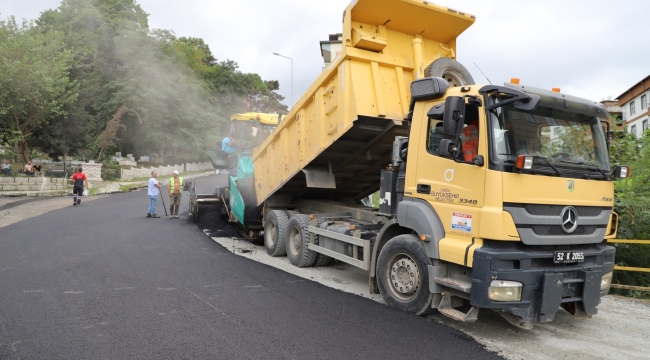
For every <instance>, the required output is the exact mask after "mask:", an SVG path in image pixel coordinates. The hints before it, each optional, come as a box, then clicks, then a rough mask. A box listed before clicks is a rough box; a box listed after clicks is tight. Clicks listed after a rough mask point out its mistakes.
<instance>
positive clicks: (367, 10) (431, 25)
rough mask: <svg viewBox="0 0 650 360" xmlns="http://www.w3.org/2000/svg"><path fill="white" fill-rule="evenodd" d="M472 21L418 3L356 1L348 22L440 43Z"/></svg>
mask: <svg viewBox="0 0 650 360" xmlns="http://www.w3.org/2000/svg"><path fill="white" fill-rule="evenodd" d="M474 20H475V18H474V17H473V16H472V15H469V14H466V13H463V12H459V11H455V10H454V11H451V10H450V9H449V8H446V7H442V6H438V5H435V4H433V3H430V2H427V1H421V0H398V1H395V0H372V1H361V0H359V1H357V2H356V3H355V2H353V8H352V21H356V22H361V23H366V24H375V25H384V26H386V28H387V29H389V30H394V31H399V32H402V33H406V34H421V35H422V36H423V37H425V38H427V39H432V40H437V41H441V42H444V43H448V42H450V41H451V40H453V39H455V38H456V37H457V36H458V35H460V34H461V33H462V32H463V31H465V29H467V28H468V27H470V25H472V24H473V23H474Z"/></svg>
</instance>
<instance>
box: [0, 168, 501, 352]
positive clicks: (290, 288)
mask: <svg viewBox="0 0 650 360" xmlns="http://www.w3.org/2000/svg"><path fill="white" fill-rule="evenodd" d="M209 182H210V180H209V178H201V179H199V184H200V185H201V186H199V187H200V188H202V189H204V190H208V189H209V188H210V186H208V185H209ZM165 200H166V201H165V202H166V204H167V205H169V201H168V198H166V199H165ZM187 200H188V199H187V194H184V198H183V202H182V204H183V206H182V207H181V219H179V220H172V219H169V218H166V217H162V218H160V219H147V218H145V215H146V209H147V205H148V198H147V195H146V192H144V191H138V192H133V193H127V194H116V195H111V196H109V197H107V198H105V199H98V200H95V201H90V202H85V203H84V202H83V201H82V204H81V206H76V207H73V206H72V205H70V206H69V207H66V208H63V209H59V210H56V211H53V212H49V213H46V214H44V215H40V216H37V217H34V218H31V219H29V220H25V221H21V222H18V223H15V224H12V225H9V226H6V227H4V228H0V359H127V358H138V359H154V358H155V359H159V358H165V359H370V358H373V359H388V358H392V359H397V358H408V359H498V358H499V357H498V356H497V355H495V354H493V353H490V352H488V351H487V350H485V349H484V348H483V346H482V345H480V344H478V343H477V342H476V341H474V340H473V339H472V338H470V337H469V336H467V335H465V334H463V333H461V332H460V331H458V330H455V329H452V328H451V327H448V326H446V325H444V324H440V323H437V322H434V321H432V320H430V319H426V318H421V317H417V316H414V315H410V314H407V313H404V312H401V311H397V310H395V309H392V308H389V307H387V306H385V305H381V304H378V303H376V302H374V301H371V300H368V299H364V298H361V297H359V296H355V295H352V294H347V293H343V292H340V291H337V290H334V289H331V288H327V287H325V286H322V285H320V284H317V283H314V282H310V281H307V280H304V279H301V278H298V277H296V276H293V275H291V274H288V273H285V272H283V271H281V270H278V269H275V268H272V267H269V266H266V265H264V264H260V263H258V262H254V261H250V260H248V259H246V258H243V257H240V256H236V255H233V254H231V253H230V252H228V251H227V250H225V249H224V248H223V247H221V246H220V245H219V244H216V243H215V242H214V241H213V240H211V239H210V238H209V237H207V236H206V235H204V234H203V233H202V232H201V231H200V229H198V228H197V227H196V226H195V225H194V224H192V223H191V222H188V221H186V220H185V217H186V213H187ZM45 201H47V200H45ZM70 202H71V203H72V200H70ZM158 213H159V214H164V211H163V209H162V205H161V203H160V202H158ZM183 214H185V216H183Z"/></svg>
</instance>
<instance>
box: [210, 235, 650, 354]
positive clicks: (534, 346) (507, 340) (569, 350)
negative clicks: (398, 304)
mask: <svg viewBox="0 0 650 360" xmlns="http://www.w3.org/2000/svg"><path fill="white" fill-rule="evenodd" d="M212 239H213V240H214V241H216V242H217V243H219V244H221V245H222V246H223V247H225V248H227V249H229V250H230V251H232V252H233V253H235V254H237V255H241V256H244V257H248V258H250V259H251V260H255V261H258V262H261V263H264V264H267V265H270V266H273V267H275V268H278V269H281V270H284V271H286V272H289V273H291V274H294V275H296V276H299V277H302V278H305V279H309V280H312V281H316V282H318V283H320V284H323V285H325V286H328V287H331V288H334V289H338V290H341V291H345V292H348V293H352V294H356V295H359V296H362V297H366V298H369V299H373V300H375V301H377V302H381V303H383V300H382V298H381V296H380V295H372V294H370V293H369V291H368V275H367V273H366V272H365V271H362V270H360V269H357V268H355V267H352V266H350V265H347V264H343V263H336V264H332V265H329V266H325V267H319V268H303V269H299V268H297V267H295V266H293V265H291V264H290V263H289V260H287V258H286V257H281V258H273V257H270V256H268V255H267V254H266V251H265V250H264V247H263V246H259V245H253V244H251V243H250V242H248V241H243V240H235V239H232V238H218V237H213V238H212ZM598 310H599V313H598V314H597V315H596V316H594V317H593V318H592V319H590V320H580V321H577V320H573V319H572V317H571V315H570V314H569V313H567V312H566V311H564V310H560V311H559V312H558V313H557V315H556V317H555V320H554V321H553V322H552V323H550V324H542V325H536V326H535V328H534V329H533V330H522V329H519V328H516V327H514V326H512V325H510V324H509V323H508V322H507V321H505V320H504V319H503V318H501V316H499V315H498V314H497V313H495V312H492V311H488V310H482V311H481V312H480V313H479V320H478V321H477V322H475V323H461V322H457V321H453V320H451V319H449V318H447V317H444V316H442V315H440V314H437V313H436V314H434V315H432V316H431V317H432V318H433V319H435V320H436V321H439V322H442V323H445V324H448V325H449V326H451V327H454V328H456V329H459V330H461V331H463V332H465V333H467V334H469V335H470V336H472V337H473V338H475V339H476V340H477V341H478V342H480V343H481V344H483V345H485V346H486V347H487V348H488V349H489V350H492V351H494V352H497V353H499V354H500V355H502V356H504V357H506V358H508V359H580V360H582V359H585V360H586V359H648V358H650V356H649V355H648V346H647V340H646V339H647V337H648V335H647V334H648V333H650V303H649V302H647V301H639V300H633V299H627V298H621V297H615V296H606V297H605V298H603V301H602V303H601V304H600V306H599V307H598Z"/></svg>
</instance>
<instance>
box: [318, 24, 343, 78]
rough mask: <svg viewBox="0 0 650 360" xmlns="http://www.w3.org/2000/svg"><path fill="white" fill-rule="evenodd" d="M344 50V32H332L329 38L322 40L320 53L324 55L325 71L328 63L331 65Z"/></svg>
mask: <svg viewBox="0 0 650 360" xmlns="http://www.w3.org/2000/svg"><path fill="white" fill-rule="evenodd" d="M341 50H343V34H341V33H338V34H330V36H329V39H328V40H325V41H321V42H320V54H321V56H323V61H325V66H323V71H325V68H326V67H327V65H329V64H330V63H331V62H332V61H334V59H336V57H337V56H339V54H340V53H341Z"/></svg>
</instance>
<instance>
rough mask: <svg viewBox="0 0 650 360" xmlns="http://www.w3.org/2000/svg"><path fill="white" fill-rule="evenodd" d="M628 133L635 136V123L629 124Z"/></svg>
mask: <svg viewBox="0 0 650 360" xmlns="http://www.w3.org/2000/svg"><path fill="white" fill-rule="evenodd" d="M630 133H632V134H634V136H636V125H632V126H630Z"/></svg>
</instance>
